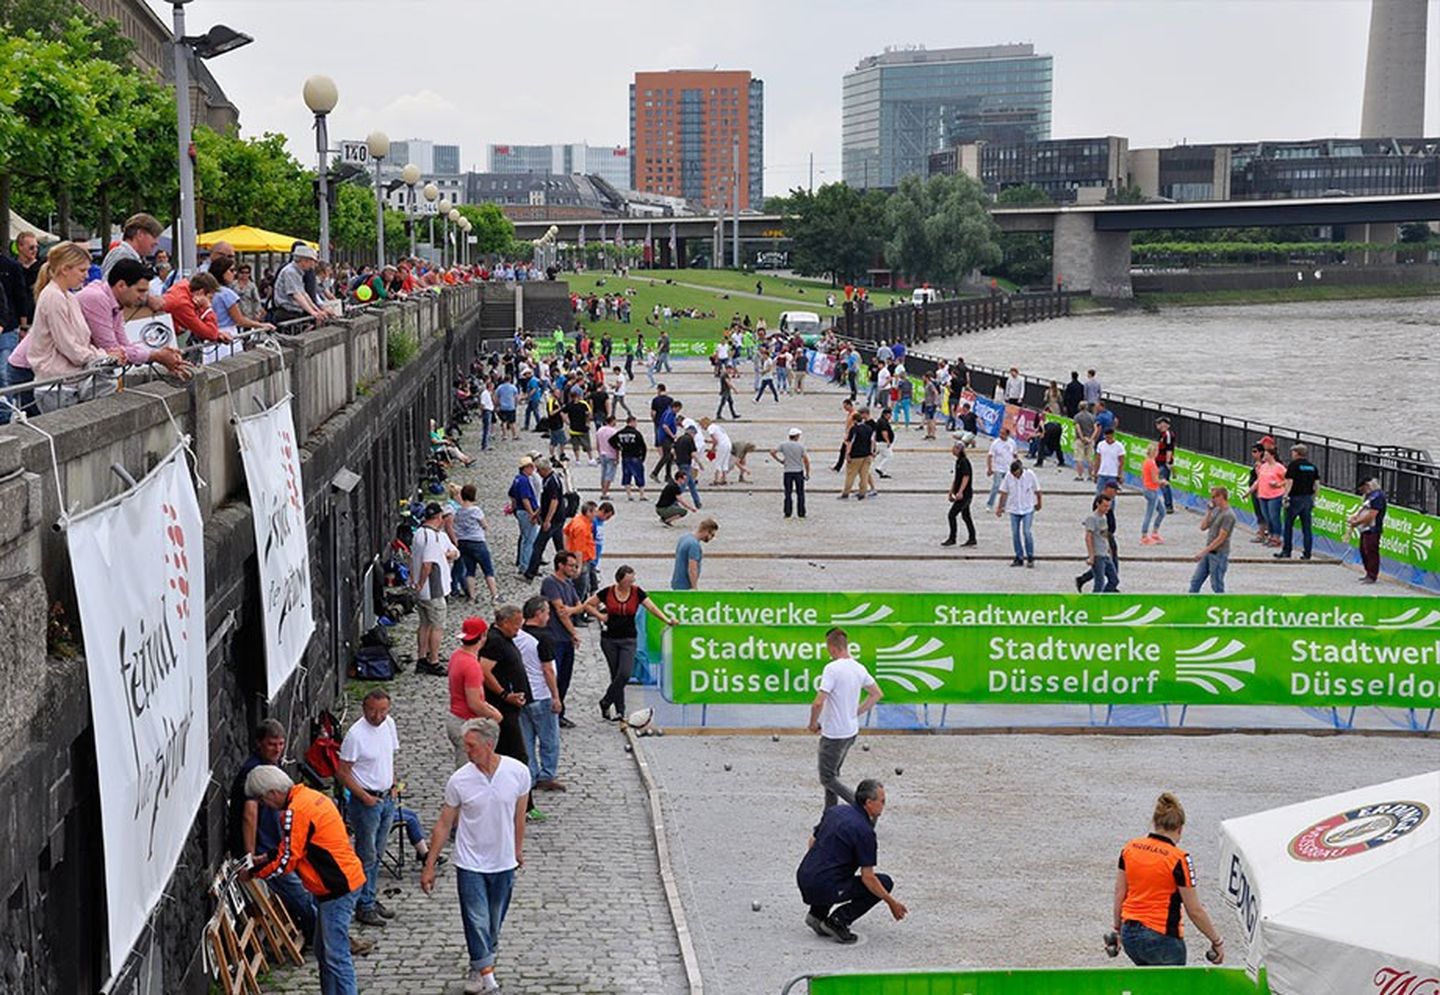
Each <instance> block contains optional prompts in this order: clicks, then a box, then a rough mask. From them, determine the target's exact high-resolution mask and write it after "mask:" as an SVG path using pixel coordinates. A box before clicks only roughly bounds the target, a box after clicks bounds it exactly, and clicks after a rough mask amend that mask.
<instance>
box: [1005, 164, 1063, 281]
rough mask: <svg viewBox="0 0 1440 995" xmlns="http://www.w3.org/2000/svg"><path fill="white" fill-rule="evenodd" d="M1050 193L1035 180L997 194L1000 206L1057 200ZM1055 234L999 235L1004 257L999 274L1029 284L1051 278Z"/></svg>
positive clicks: (1010, 233)
mask: <svg viewBox="0 0 1440 995" xmlns="http://www.w3.org/2000/svg"><path fill="white" fill-rule="evenodd" d="M1053 203H1054V201H1052V200H1051V199H1050V195H1049V194H1047V193H1046V192H1045V191H1044V190H1042V189H1040V188H1039V187H1037V186H1035V185H1034V184H1033V183H1025V184H1021V185H1020V186H1013V187H1007V188H1006V189H1004V190H1002V191H1000V195H999V196H998V197H996V198H995V204H996V206H997V207H1041V206H1047V205H1050V204H1053ZM1053 244H1054V236H1052V235H1049V234H1046V233H1044V232H1005V233H1003V234H1002V235H1001V236H1000V238H999V245H1000V251H1001V253H1002V254H1003V255H1004V259H1003V260H1002V261H1001V262H1000V264H999V265H998V266H996V267H995V274H996V275H997V276H1003V277H1004V278H1005V279H1007V280H1009V281H1010V282H1011V283H1016V284H1019V285H1020V286H1022V287H1023V286H1025V285H1026V284H1031V283H1046V284H1048V283H1049V281H1050V270H1051V255H1052V252H1053Z"/></svg>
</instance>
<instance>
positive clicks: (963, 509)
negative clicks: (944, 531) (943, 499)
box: [949, 494, 975, 542]
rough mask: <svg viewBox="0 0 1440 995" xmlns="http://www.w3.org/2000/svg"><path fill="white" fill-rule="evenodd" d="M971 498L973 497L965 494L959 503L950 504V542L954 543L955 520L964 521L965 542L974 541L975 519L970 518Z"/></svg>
mask: <svg viewBox="0 0 1440 995" xmlns="http://www.w3.org/2000/svg"><path fill="white" fill-rule="evenodd" d="M973 497H974V495H972V494H966V495H965V496H964V497H963V498H961V499H960V500H959V501H951V502H950V516H949V517H950V539H949V541H950V542H954V541H955V533H956V532H957V530H958V529H957V526H956V523H955V519H957V518H961V519H964V521H965V531H966V533H967V536H966V541H967V542H974V541H975V519H973V518H971V517H970V501H971V499H972V498H973Z"/></svg>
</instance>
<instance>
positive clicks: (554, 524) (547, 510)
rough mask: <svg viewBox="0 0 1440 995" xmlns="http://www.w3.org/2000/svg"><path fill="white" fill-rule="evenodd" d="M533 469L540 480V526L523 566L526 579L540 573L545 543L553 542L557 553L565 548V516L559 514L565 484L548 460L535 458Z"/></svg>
mask: <svg viewBox="0 0 1440 995" xmlns="http://www.w3.org/2000/svg"><path fill="white" fill-rule="evenodd" d="M535 469H536V471H537V472H538V473H539V474H540V480H541V484H540V507H539V511H538V512H537V513H538V515H539V516H540V518H539V521H538V522H537V523H536V524H538V525H539V526H540V531H539V533H538V534H537V535H536V536H535V547H534V549H533V550H532V551H531V553H530V562H529V564H528V565H527V566H526V568H525V579H526V580H534V579H535V578H536V577H538V576H539V575H540V564H541V562H542V561H543V560H544V559H545V547H546V546H547V545H549V544H550V543H554V544H555V552H557V553H558V552H560V551H561V550H562V549H564V548H565V546H564V542H563V541H562V540H561V538H560V533H561V530H562V529H564V527H565V516H564V515H563V514H561V511H562V510H563V509H564V506H565V485H564V484H563V483H561V481H560V476H559V475H558V474H557V473H556V472H555V471H554V470H553V469H551V467H550V461H549V460H547V459H538V460H536V461H535Z"/></svg>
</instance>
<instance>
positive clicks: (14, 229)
mask: <svg viewBox="0 0 1440 995" xmlns="http://www.w3.org/2000/svg"><path fill="white" fill-rule="evenodd" d="M27 231H28V232H30V233H31V234H33V235H34V236H35V238H36V240H37V241H39V242H41V243H48V242H58V241H60V236H59V235H52V234H51V233H50V232H48V231H46V230H45V229H44V228H39V227H36V226H35V225H32V224H31V223H30V222H28V221H26V220H25V219H24V218H22V217H21V216H20V215H18V214H16V213H15V212H14V211H11V212H10V238H11V239H14V238H15V237H16V236H17V235H20V234H22V233H24V232H27Z"/></svg>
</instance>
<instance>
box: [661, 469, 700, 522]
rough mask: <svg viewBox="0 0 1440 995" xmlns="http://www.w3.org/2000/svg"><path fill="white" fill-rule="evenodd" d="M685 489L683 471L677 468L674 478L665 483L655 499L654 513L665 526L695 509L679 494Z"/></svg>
mask: <svg viewBox="0 0 1440 995" xmlns="http://www.w3.org/2000/svg"><path fill="white" fill-rule="evenodd" d="M684 489H685V471H684V470H677V471H676V472H675V479H674V480H671V481H669V482H668V483H666V484H665V486H664V488H662V489H661V491H660V496H659V497H658V498H656V499H655V514H657V515H659V516H660V521H662V522H664V523H665V525H666V527H667V528H668V527H672V526H673V525H674V522H675V519H677V518H684V517H685V515H686V513H687V512H690V511H695V510H696V509H695V507H694V506H693V505H691V504H690V502H689V501H686V500H685V498H684V497H682V496H681V492H682V491H683V490H684Z"/></svg>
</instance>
